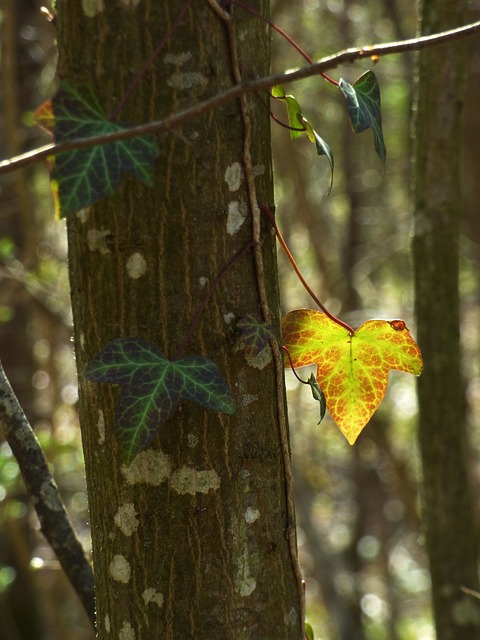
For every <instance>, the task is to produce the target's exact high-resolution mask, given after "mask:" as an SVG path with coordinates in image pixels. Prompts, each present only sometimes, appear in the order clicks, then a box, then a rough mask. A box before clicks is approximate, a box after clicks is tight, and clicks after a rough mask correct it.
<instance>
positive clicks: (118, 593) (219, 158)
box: [57, 0, 303, 640]
mask: <svg viewBox="0 0 480 640" xmlns="http://www.w3.org/2000/svg"><path fill="white" fill-rule="evenodd" d="M184 4H185V3H184V2H182V1H180V0H158V1H153V0H141V1H130V2H129V1H127V0H123V1H122V2H116V3H111V2H107V3H104V2H103V1H102V0H91V1H89V2H87V1H86V0H84V1H83V2H82V3H80V2H76V1H74V0H64V1H63V2H59V3H57V9H58V17H57V24H58V46H59V75H60V77H65V78H69V79H70V80H71V81H88V82H91V83H93V84H94V86H95V87H96V90H97V92H98V94H99V96H100V99H101V101H102V103H103V105H104V108H105V111H106V113H112V112H113V111H114V109H115V108H116V106H117V105H118V103H119V100H120V99H121V97H122V95H123V94H124V92H125V90H126V89H127V87H128V86H129V85H130V83H131V81H132V78H133V76H134V74H135V72H136V71H137V70H138V69H139V68H141V67H142V65H143V64H144V63H145V61H146V60H148V59H149V58H150V56H152V53H153V52H154V50H155V49H156V48H157V47H158V45H159V43H160V42H161V40H162V38H164V36H165V34H166V33H167V32H168V30H169V29H170V28H171V26H172V24H173V22H174V21H175V18H176V16H177V15H178V13H179V11H180V10H181V9H182V7H183V5H184ZM215 4H216V3H214V2H207V1H204V2H201V1H199V0H197V1H195V2H192V3H191V6H190V7H189V8H188V11H187V12H186V14H185V16H184V18H183V20H182V21H181V24H180V26H179V27H178V28H177V29H176V31H175V33H174V34H173V35H172V36H171V38H170V39H169V40H168V43H167V44H166V46H165V48H164V49H163V50H162V52H161V53H160V55H159V57H158V58H157V59H156V60H155V63H154V64H153V66H152V67H151V68H150V69H149V70H148V71H147V73H146V74H145V76H144V78H143V79H142V81H141V82H140V83H139V85H138V86H137V88H136V89H135V91H134V93H133V95H132V97H131V98H130V99H129V100H128V101H127V103H126V105H125V108H124V109H123V110H122V113H121V116H120V119H121V120H122V121H126V122H128V121H132V122H146V121H149V120H152V119H160V118H161V117H164V116H165V115H167V114H170V113H173V112H175V111H177V110H179V109H181V108H184V107H186V106H190V105H192V104H194V103H195V102H196V101H199V100H201V99H206V98H208V97H210V96H213V95H214V94H216V93H217V92H220V91H221V90H225V89H226V88H228V87H229V86H231V85H232V83H233V82H234V81H235V76H236V74H237V76H238V72H239V70H241V73H242V74H243V76H244V77H245V78H250V77H255V76H257V75H261V74H266V73H267V72H268V68H269V47H270V44H269V34H268V30H267V29H266V26H265V25H264V24H263V23H262V22H260V21H258V20H256V19H255V18H252V17H251V16H249V15H248V14H245V13H242V12H241V10H239V9H236V10H234V11H233V12H232V13H233V15H234V19H235V27H234V32H235V33H233V31H232V29H231V28H227V23H226V22H225V21H224V20H222V18H221V16H220V15H219V14H218V13H217V11H215V10H214V9H215V7H214V5H215ZM250 4H251V5H253V6H254V7H255V8H256V9H257V10H258V11H260V12H262V13H263V14H266V13H268V10H269V6H268V0H256V1H254V2H251V3H250ZM216 6H217V7H218V6H219V5H218V4H216ZM233 42H235V43H236V46H237V48H238V51H237V53H235V47H234V46H232V43H233ZM237 80H238V77H237ZM245 106H246V110H245V109H244V110H243V112H242V108H241V102H240V101H238V102H237V103H230V104H228V105H226V106H224V107H222V108H219V109H217V110H216V111H215V112H211V113H208V114H206V115H204V116H202V117H199V118H198V119H196V120H192V121H191V122H189V123H188V124H187V125H185V126H184V127H183V128H182V129H181V130H177V131H175V132H172V133H170V134H168V135H163V136H162V137H161V139H160V147H161V152H160V157H159V159H158V162H157V165H156V174H155V185H154V187H153V188H149V187H146V186H144V185H143V184H140V183H139V182H138V181H136V180H134V179H126V180H125V182H124V184H123V186H122V187H121V189H120V191H119V193H117V194H116V195H115V196H114V197H112V198H109V199H107V200H105V201H103V202H101V203H99V204H97V205H95V206H93V207H91V208H90V209H88V210H86V211H82V212H81V213H79V214H78V215H76V216H74V217H73V219H72V220H70V221H69V222H68V240H69V264H70V280H71V294H72V306H73V317H74V327H75V329H74V333H75V351H76V358H77V366H78V372H79V412H80V420H81V429H82V438H83V443H84V452H85V465H86V476H87V483H88V490H89V501H90V518H91V527H92V539H93V557H94V572H95V588H96V603H97V634H98V638H100V639H101V638H121V639H122V640H133V639H134V638H135V639H136V640H140V639H142V640H148V639H152V640H153V639H155V640H157V639H158V638H165V639H174V640H177V639H178V638H185V639H186V638H195V640H202V639H205V640H207V639H208V640H212V639H214V638H219V639H222V640H225V639H228V638H232V639H233V638H235V640H239V639H241V638H251V639H255V640H260V639H262V638H265V639H267V638H273V637H275V638H302V637H303V632H302V624H301V617H302V615H301V609H302V604H301V588H300V584H299V573H298V568H297V561H296V557H295V553H294V549H295V544H294V542H295V541H294V535H295V533H294V523H293V521H292V511H291V507H292V505H291V502H290V500H291V496H290V495H289V482H290V478H289V473H290V471H289V467H288V460H287V465H286V466H285V462H286V459H285V456H284V455H283V454H284V453H285V440H284V441H283V449H282V441H281V433H282V430H285V429H286V425H285V418H284V392H283V383H282V376H281V373H282V366H281V358H280V357H279V354H278V352H277V350H276V349H275V345H272V347H270V346H269V347H268V348H267V349H266V350H265V352H264V353H263V354H262V356H261V357H257V358H254V359H253V360H252V359H251V360H247V359H246V358H245V355H244V353H242V352H236V351H235V349H234V346H235V341H236V336H237V331H236V329H235V324H236V321H237V319H238V318H239V317H241V316H243V315H245V314H246V313H253V314H257V315H261V314H262V313H263V316H264V318H265V317H268V315H269V313H271V315H272V319H273V322H274V325H275V328H276V330H277V334H278V317H279V299H278V287H277V280H276V258H275V247H274V236H273V235H272V233H271V230H270V229H269V228H268V225H267V224H265V223H263V225H262V235H261V245H258V244H257V245H255V249H254V250H252V251H249V252H248V253H247V254H246V257H244V258H243V259H242V260H240V261H239V262H238V263H236V264H235V266H234V267H233V269H232V270H231V271H230V273H229V274H228V276H227V278H226V279H225V280H223V281H222V283H221V285H220V287H219V288H218V289H217V290H216V292H215V294H214V295H213V297H212V299H211V301H210V302H209V304H208V305H207V308H206V310H205V313H204V315H203V316H202V319H201V321H200V323H199V325H198V327H197V328H196V330H195V332H194V333H193V336H192V338H191V340H190V342H189V344H188V347H187V351H186V353H185V355H190V354H201V355H206V356H208V357H210V358H212V359H213V360H214V361H215V362H216V364H217V365H218V366H219V369H220V371H221V372H222V374H223V375H224V376H225V377H226V378H227V380H228V382H229V384H230V386H231V389H232V390H233V393H234V395H235V398H236V401H237V405H238V407H237V411H236V413H235V414H234V415H233V416H231V417H227V416H225V415H221V414H216V413H213V412H210V411H207V410H204V409H201V408H199V407H197V406H194V405H193V404H191V403H185V404H182V405H181V406H180V408H179V409H178V410H177V411H176V413H175V414H174V415H173V417H171V418H170V419H169V420H168V421H167V423H166V424H165V425H164V427H163V428H162V430H161V433H160V435H159V436H158V437H157V438H156V439H155V440H154V442H153V443H152V445H151V446H149V447H148V449H147V450H145V451H144V452H142V453H140V454H139V455H138V456H137V458H136V459H135V460H134V461H133V463H132V465H131V466H130V467H127V466H126V465H125V464H123V462H122V460H121V457H120V453H119V450H118V446H117V443H116V440H115V436H114V431H115V420H114V411H115V403H116V400H117V398H118V389H116V388H115V387H112V386H110V385H101V384H95V383H92V382H88V381H86V380H85V379H84V378H83V377H82V372H83V371H84V368H85V365H86V363H87V362H88V361H89V360H90V359H91V358H92V356H94V355H95V354H96V353H98V352H99V351H100V350H101V349H102V348H103V347H104V346H105V345H106V343H107V342H108V341H110V340H112V339H115V338H118V337H122V336H138V337H141V338H144V339H146V340H149V341H150V342H153V343H154V344H156V345H158V347H159V348H160V349H161V350H162V351H163V352H164V353H165V354H166V355H168V356H169V357H173V356H174V355H175V353H176V351H177V350H178V348H179V346H180V344H181V342H182V340H183V338H184V336H185V334H186V332H187V330H188V327H189V325H190V323H191V321H192V318H193V317H194V314H195V312H196V310H197V309H198V308H199V306H200V304H201V303H202V301H203V299H204V297H205V295H206V292H207V290H208V287H209V285H210V284H211V283H212V282H213V280H214V279H215V278H216V277H217V276H218V275H219V273H220V272H221V271H222V269H224V267H225V266H226V265H227V264H228V263H229V262H230V261H231V260H232V259H233V257H234V256H235V255H236V254H238V252H239V251H241V250H242V249H243V248H244V247H245V246H246V245H247V244H248V243H249V242H250V241H251V240H252V237H253V235H252V233H254V232H252V228H253V226H254V222H253V217H255V220H258V211H256V207H255V206H254V204H255V201H258V202H263V203H268V204H270V205H272V200H273V195H272V170H271V158H270V139H269V125H268V114H266V112H265V110H264V108H263V106H262V104H261V103H260V102H259V101H258V100H257V99H256V98H255V97H249V98H248V100H247V101H246V102H245V103H244V107H245ZM247 112H248V113H247ZM250 128H251V130H250ZM255 255H256V259H255V257H254V256H255ZM260 256H263V263H264V269H265V274H264V276H263V275H262V273H261V270H260V269H259V265H260V261H259V257H260ZM263 287H264V288H265V292H266V293H265V294H264V293H262V288H263ZM267 319H268V318H267Z"/></svg>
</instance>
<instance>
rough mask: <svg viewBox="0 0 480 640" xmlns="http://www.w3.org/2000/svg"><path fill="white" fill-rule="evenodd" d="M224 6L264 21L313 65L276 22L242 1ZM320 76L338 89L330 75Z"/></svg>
mask: <svg viewBox="0 0 480 640" xmlns="http://www.w3.org/2000/svg"><path fill="white" fill-rule="evenodd" d="M224 4H225V5H229V4H233V5H235V6H237V7H240V9H243V10H244V11H248V12H249V13H251V14H252V15H253V16H255V17H256V18H258V19H259V20H263V22H265V23H266V24H268V25H269V26H270V27H271V28H272V29H274V30H275V31H276V32H277V33H279V34H280V35H281V36H282V37H283V38H285V40H286V41H287V42H288V44H290V45H291V46H292V47H293V48H294V49H296V50H297V51H298V53H299V54H300V55H301V56H303V57H304V58H305V60H306V61H307V62H308V63H309V64H313V58H311V57H310V56H309V55H308V53H307V52H306V51H305V50H304V49H302V47H301V46H300V45H299V44H298V42H295V40H294V39H293V38H292V37H291V36H289V35H288V33H287V32H286V31H284V30H283V29H282V28H281V27H279V26H278V24H275V22H272V21H271V20H269V19H268V18H266V17H265V16H263V15H262V14H261V13H260V12H259V11H257V10H256V9H254V8H253V7H251V6H250V5H248V4H244V3H243V2H241V0H225V2H224ZM320 75H321V76H322V78H325V80H327V81H328V82H330V83H331V84H334V85H335V86H336V87H338V82H337V81H336V80H334V79H333V78H331V77H330V76H329V75H327V74H326V73H324V72H323V71H321V72H320Z"/></svg>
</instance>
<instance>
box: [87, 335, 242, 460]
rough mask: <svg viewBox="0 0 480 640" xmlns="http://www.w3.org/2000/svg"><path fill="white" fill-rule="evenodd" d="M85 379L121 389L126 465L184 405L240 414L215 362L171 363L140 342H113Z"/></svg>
mask: <svg viewBox="0 0 480 640" xmlns="http://www.w3.org/2000/svg"><path fill="white" fill-rule="evenodd" d="M84 375H85V377H86V378H87V379H88V380H94V381H96V382H108V383H110V384H118V385H120V386H121V387H122V393H121V395H120V399H119V401H118V405H117V411H116V418H117V435H118V440H119V442H120V446H121V448H122V452H123V455H124V458H125V460H126V461H127V463H130V462H131V461H132V460H133V458H134V457H135V456H136V455H137V453H139V452H140V451H141V450H142V449H144V448H145V447H146V446H147V445H148V444H149V443H150V442H151V440H152V439H153V438H154V437H155V436H156V435H157V433H158V431H159V428H160V426H161V424H162V423H163V422H164V421H165V420H166V419H167V418H168V416H169V415H170V414H171V412H172V411H173V410H174V409H175V407H177V405H178V404H179V402H180V401H181V400H192V401H193V402H196V403H197V404H200V405H201V406H202V407H205V408H208V409H213V410H214V411H221V412H223V413H233V412H234V411H235V403H234V400H233V397H232V394H231V392H230V389H229V388H228V386H227V383H226V382H225V381H224V380H223V378H222V377H221V376H220V374H219V372H218V369H217V366H216V365H215V363H214V362H212V361H211V360H209V359H208V358H204V357H201V356H189V357H186V358H181V359H180V360H169V359H168V358H166V357H165V356H164V355H163V354H162V353H161V352H160V351H159V349H157V347H155V346H154V345H153V344H150V343H149V342H146V341H145V340H141V339H140V338H119V339H117V340H113V341H112V342H109V343H108V344H107V346H106V347H105V348H104V349H103V350H102V351H101V352H100V353H99V354H97V355H96V356H95V357H94V358H93V359H92V360H91V362H90V363H89V364H88V366H87V368H86V370H85V374H84Z"/></svg>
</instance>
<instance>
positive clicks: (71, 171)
mask: <svg viewBox="0 0 480 640" xmlns="http://www.w3.org/2000/svg"><path fill="white" fill-rule="evenodd" d="M35 118H36V120H37V122H38V124H39V125H40V126H42V127H43V128H44V129H46V130H47V131H49V133H52V134H53V136H54V139H55V142H57V143H60V142H67V141H69V140H74V139H77V138H89V137H93V136H98V135H102V134H108V133H113V132H116V131H121V130H122V129H125V128H126V127H124V126H123V125H121V124H119V123H117V122H112V121H110V120H108V119H107V117H106V115H105V113H104V111H103V108H102V106H101V105H100V102H99V100H98V98H97V96H96V94H95V92H94V90H93V88H92V87H91V86H90V85H88V84H79V85H74V84H72V83H70V82H67V81H65V80H63V81H62V82H61V83H60V88H59V90H58V92H57V93H56V94H55V96H54V97H53V98H52V99H51V100H49V101H47V102H46V103H44V104H43V105H42V106H40V107H39V108H38V109H37V111H36V113H35ZM157 155H158V144H157V141H156V139H155V137H154V136H151V135H148V136H141V137H136V138H130V139H128V140H120V141H118V142H113V143H111V144H105V145H97V146H93V147H89V148H87V149H75V150H73V151H66V152H64V153H59V154H58V155H56V156H52V157H51V158H49V160H50V165H51V182H52V190H53V194H54V200H55V208H56V212H57V216H58V217H62V218H64V217H66V216H68V215H70V214H72V213H74V212H75V211H78V210H80V209H84V208H85V207H88V206H89V205H91V204H93V203H95V202H97V201H98V200H100V199H101V198H104V197H106V196H110V195H112V194H113V193H114V192H115V191H116V189H117V188H118V186H119V183H120V180H121V178H122V177H123V176H124V175H125V174H128V173H132V174H134V175H136V176H137V177H138V178H139V179H140V180H142V181H143V182H145V183H147V184H152V181H153V161H154V160H155V158H156V157H157Z"/></svg>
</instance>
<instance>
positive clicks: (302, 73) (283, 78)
mask: <svg viewBox="0 0 480 640" xmlns="http://www.w3.org/2000/svg"><path fill="white" fill-rule="evenodd" d="M478 31H480V21H478V22H473V23H471V24H468V25H465V26H464V27H459V28H457V29H451V30H449V31H442V32H441V33H437V34H434V35H430V36H421V37H418V38H411V39H409V40H403V41H401V42H389V43H386V44H374V45H371V46H365V47H360V48H350V49H345V50H344V51H340V52H339V53H336V54H334V55H332V56H327V57H325V58H321V59H320V60H318V61H317V62H315V63H314V64H311V65H308V66H306V67H302V68H300V69H296V70H294V71H287V72H284V73H279V74H276V75H272V76H267V77H265V78H258V79H257V80H251V81H249V82H242V83H241V84H237V85H235V86H233V87H232V88H231V89H228V90H227V91H225V92H224V93H221V94H219V95H217V96H214V97H213V98H210V100H206V101H205V102H201V103H200V104H198V105H196V106H195V107H191V108H190V109H185V110H184V111H179V112H178V113H175V114H173V115H171V116H168V117H167V118H165V119H164V120H157V121H154V122H149V123H148V124H142V125H138V126H136V127H131V128H128V129H124V130H122V131H116V132H114V133H108V134H103V135H99V136H92V137H91V138H79V139H75V140H69V141H68V142H63V143H60V144H49V145H45V146H44V147H40V148H38V149H34V150H33V151H29V152H27V153H24V154H22V155H20V156H16V157H14V158H10V159H8V160H3V161H2V162H0V175H3V174H6V173H10V172H12V171H15V170H16V169H19V168H21V167H25V166H27V165H31V164H34V163H36V162H39V161H40V160H42V159H43V158H46V157H48V156H52V155H57V154H59V153H63V152H64V151H73V150H75V149H86V148H89V147H94V146H96V145H101V144H110V143H112V142H118V141H119V140H127V139H130V138H135V137H137V136H141V135H146V134H152V133H157V134H158V133H162V132H166V131H171V130H172V129H176V128H177V127H179V126H180V125H182V124H183V123H184V122H186V121H188V120H191V119H193V118H196V117H198V116H199V115H201V114H202V113H205V112H207V111H211V110H212V109H215V108H216V107H219V106H220V105H222V104H225V103H226V102H231V101H232V100H235V99H236V98H238V97H239V96H240V95H242V94H245V93H252V92H256V91H261V90H263V89H270V88H271V87H273V86H274V85H276V84H289V83H291V82H295V81H297V80H303V79H305V78H309V77H311V76H315V75H319V74H321V73H323V72H324V71H327V70H328V69H333V68H335V67H338V66H339V65H341V64H344V63H346V62H349V63H351V62H355V61H356V60H360V59H368V58H370V57H372V56H378V57H382V56H386V55H392V54H394V53H404V52H406V51H419V50H421V49H426V48H427V47H432V46H437V45H440V44H445V43H446V42H450V41H452V40H457V39H459V38H463V37H465V36H468V35H472V34H474V33H477V32H478Z"/></svg>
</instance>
